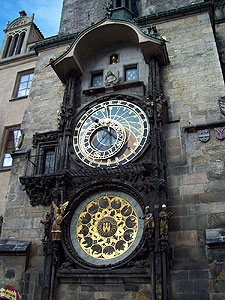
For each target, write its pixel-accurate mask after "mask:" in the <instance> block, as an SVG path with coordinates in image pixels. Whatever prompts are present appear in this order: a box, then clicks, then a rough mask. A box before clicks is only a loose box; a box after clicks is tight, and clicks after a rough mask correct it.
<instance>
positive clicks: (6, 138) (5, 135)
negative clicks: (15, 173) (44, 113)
mask: <svg viewBox="0 0 225 300" xmlns="http://www.w3.org/2000/svg"><path fill="white" fill-rule="evenodd" d="M20 127H21V125H20V124H18V125H13V126H10V127H5V128H4V131H3V138H2V151H1V165H0V170H8V169H11V167H12V164H11V165H10V166H4V165H3V164H4V160H5V155H6V154H10V152H6V151H7V149H9V148H8V142H9V134H10V132H12V131H13V132H14V131H16V130H20V131H21V128H20ZM21 138H23V133H22V131H21ZM17 142H18V139H17ZM14 146H15V147H14V148H15V150H14V151H13V150H12V151H11V153H14V152H16V151H18V150H19V149H20V148H19V147H17V148H18V149H16V145H14Z"/></svg>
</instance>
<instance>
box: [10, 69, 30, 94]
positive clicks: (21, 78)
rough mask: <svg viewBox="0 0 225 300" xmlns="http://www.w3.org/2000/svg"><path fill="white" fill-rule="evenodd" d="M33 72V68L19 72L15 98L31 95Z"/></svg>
mask: <svg viewBox="0 0 225 300" xmlns="http://www.w3.org/2000/svg"><path fill="white" fill-rule="evenodd" d="M33 74H34V72H33V70H30V71H27V72H23V73H19V74H18V78H17V84H16V89H15V98H20V97H26V96H28V95H29V91H30V86H31V82H32V78H33Z"/></svg>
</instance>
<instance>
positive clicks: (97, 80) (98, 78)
mask: <svg viewBox="0 0 225 300" xmlns="http://www.w3.org/2000/svg"><path fill="white" fill-rule="evenodd" d="M102 85H103V72H102V71H101V72H98V73H92V74H91V86H92V87H99V86H102Z"/></svg>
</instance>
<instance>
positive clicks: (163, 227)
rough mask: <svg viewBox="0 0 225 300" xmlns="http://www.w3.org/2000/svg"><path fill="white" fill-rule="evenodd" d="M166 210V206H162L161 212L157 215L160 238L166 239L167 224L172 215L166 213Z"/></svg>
mask: <svg viewBox="0 0 225 300" xmlns="http://www.w3.org/2000/svg"><path fill="white" fill-rule="evenodd" d="M166 210H167V207H166V204H163V205H162V210H161V211H160V213H159V229H160V237H168V223H169V218H170V217H171V215H172V213H171V212H169V213H167V212H166Z"/></svg>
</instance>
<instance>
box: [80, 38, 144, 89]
mask: <svg viewBox="0 0 225 300" xmlns="http://www.w3.org/2000/svg"><path fill="white" fill-rule="evenodd" d="M113 53H116V54H118V56H119V60H118V63H116V64H110V56H111V55H112V54H113ZM129 65H137V67H138V73H139V74H138V80H140V81H143V82H144V83H145V84H146V83H147V80H148V78H147V75H148V74H147V70H146V64H145V62H144V58H143V55H142V53H141V50H140V48H139V47H137V46H136V45H132V44H125V43H118V44H117V45H115V46H112V47H110V48H103V49H101V52H100V53H97V54H96V56H95V57H91V58H90V60H89V61H88V62H87V64H86V65H85V66H84V75H83V77H82V89H88V88H90V84H91V80H90V79H91V76H90V75H91V73H92V72H94V71H98V70H103V78H105V75H106V74H107V72H108V71H112V72H113V73H115V72H117V71H119V83H123V82H124V81H125V78H124V68H125V67H126V66H129Z"/></svg>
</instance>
